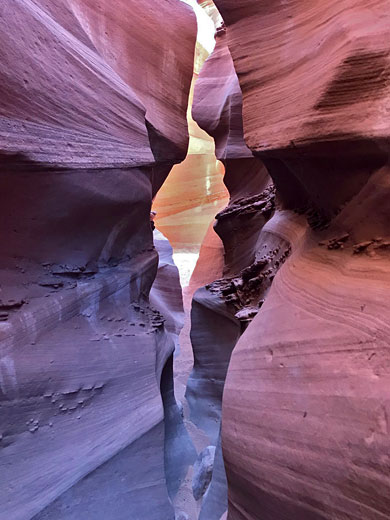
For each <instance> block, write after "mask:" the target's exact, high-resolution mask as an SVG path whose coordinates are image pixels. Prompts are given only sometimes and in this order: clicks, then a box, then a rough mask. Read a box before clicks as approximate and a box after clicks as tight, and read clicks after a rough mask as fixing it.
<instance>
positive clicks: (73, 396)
mask: <svg viewBox="0 0 390 520" xmlns="http://www.w3.org/2000/svg"><path fill="white" fill-rule="evenodd" d="M195 38H196V24H195V17H194V15H193V13H192V11H191V9H190V8H189V7H188V6H186V5H184V4H183V3H181V2H179V1H176V0H167V1H164V2H159V1H157V0H148V1H147V2H142V3H139V2H136V1H133V0H130V1H127V0H126V1H124V0H123V1H120V0H117V1H115V2H107V1H105V0H103V1H100V2H97V3H96V2H92V1H87V0H85V1H84V0H56V1H55V2H48V1H44V0H34V1H32V0H16V1H13V2H5V3H2V5H1V7H0V45H1V49H2V50H1V55H0V159H1V165H0V168H1V169H0V192H1V196H2V202H1V209H0V210H1V218H0V234H1V249H0V319H1V321H0V388H1V392H0V461H1V462H0V464H1V468H2V473H4V475H5V474H6V475H7V477H6V478H4V479H3V480H2V483H1V484H0V504H1V505H0V517H1V518H3V517H4V518H12V519H13V520H29V519H31V518H33V517H34V518H36V519H38V518H39V519H50V520H51V519H53V520H54V519H56V520H57V519H69V520H70V519H77V520H79V519H81V518H94V519H104V520H110V519H112V520H114V519H115V520H120V519H125V518H128V517H129V515H130V516H131V517H134V518H148V519H151V520H152V519H155V520H161V518H164V519H165V518H167V519H169V520H171V519H172V520H173V518H174V512H173V509H172V505H171V502H170V500H169V497H168V493H167V487H166V484H165V467H164V424H163V417H164V410H163V405H162V399H161V392H160V379H161V374H162V372H163V368H164V366H165V364H166V362H167V360H168V358H169V357H170V356H171V354H172V351H173V348H174V341H173V339H174V335H175V334H177V332H178V326H179V325H178V323H177V319H176V318H177V317H178V316H180V297H181V292H180V287H179V285H178V277H177V275H176V276H172V277H171V278H172V280H171V287H170V291H167V290H166V286H167V281H166V279H165V278H164V273H162V272H161V273H160V276H159V285H157V286H156V289H155V290H156V292H155V294H154V298H153V301H154V302H155V303H156V306H157V307H158V302H161V301H164V306H165V304H166V301H167V300H169V294H168V293H169V292H171V293H172V294H173V298H174V300H175V301H174V308H172V309H171V310H172V313H170V314H169V315H168V316H167V318H168V332H169V335H167V334H166V332H165V330H164V325H163V322H164V318H163V317H162V316H161V314H160V313H159V311H158V310H157V309H156V308H152V307H151V305H150V304H149V296H148V295H149V291H150V288H151V285H152V283H153V280H154V278H155V276H156V272H157V260H158V258H157V254H156V251H155V249H154V247H153V239H152V231H151V225H150V220H149V219H150V208H151V203H152V197H153V195H154V193H155V191H156V189H157V188H158V187H159V186H160V185H161V183H162V181H163V180H164V178H165V177H166V175H167V174H168V172H169V170H170V169H171V167H172V165H173V164H174V163H175V162H178V161H180V160H182V159H183V158H184V157H185V155H186V151H187V145H188V132H187V121H186V110H187V100H188V95H189V90H190V84H191V78H192V64H193V58H194V47H195ZM160 267H161V268H162V269H163V268H164V266H163V265H161V266H160ZM172 268H173V267H172ZM165 272H167V270H166V269H165ZM168 274H169V273H168ZM136 440H137V442H136V444H134V442H135V441H136ZM144 460H150V464H148V465H145V464H144V463H143V461H144ZM129 468H130V469H129ZM150 497H152V499H151V498H150Z"/></svg>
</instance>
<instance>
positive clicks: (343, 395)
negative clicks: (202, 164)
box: [216, 0, 390, 520]
mask: <svg viewBox="0 0 390 520" xmlns="http://www.w3.org/2000/svg"><path fill="white" fill-rule="evenodd" d="M216 5H217V6H218V8H219V9H220V12H221V14H222V16H223V18H224V20H225V23H226V25H227V34H228V40H229V48H230V50H231V53H232V56H233V60H234V64H235V68H236V70H237V74H238V78H239V81H240V86H241V88H242V92H243V120H244V135H245V140H246V143H247V145H248V146H249V148H250V149H251V150H252V152H253V153H254V154H255V155H256V156H257V157H259V158H260V159H261V160H262V161H263V162H264V164H265V165H266V167H267V169H268V171H269V173H270V175H271V177H272V179H273V181H274V183H275V185H276V189H277V196H278V200H279V204H280V208H281V210H282V211H281V214H280V216H279V220H280V222H279V226H278V234H279V235H280V236H281V237H283V239H284V240H285V241H286V242H288V243H289V244H291V247H292V253H291V256H290V258H289V259H288V260H287V261H286V262H285V264H284V265H283V266H282V268H281V269H280V270H279V272H278V274H277V275H276V277H275V280H274V282H273V285H272V287H271V290H270V292H269V294H268V296H267V298H266V300H265V303H264V305H263V307H262V309H261V312H260V313H259V314H258V315H257V317H256V318H255V319H254V320H253V322H252V323H251V324H250V325H249V327H248V329H247V330H246V332H245V333H244V335H243V336H242V338H241V339H240V341H239V343H238V345H237V347H236V348H235V350H234V352H233V355H232V358H231V362H230V366H229V371H228V376H227V381H226V386H225V392H224V405H223V426H222V428H223V435H222V436H223V450H224V457H225V464H226V468H227V476H228V482H229V515H228V518H229V519H232V520H233V519H234V520H238V519H244V518H245V519H246V520H247V519H249V518H250V519H254V520H255V519H256V520H258V519H260V518H261V519H262V520H268V519H269V520H271V519H272V520H274V519H275V518H304V519H305V520H311V519H312V520H319V519H329V520H333V519H335V518H348V519H352V518H353V519H356V520H363V519H364V520H367V519H375V520H378V519H381V518H383V519H385V518H387V517H388V516H389V514H390V504H389V501H388V486H389V482H388V474H389V459H388V451H389V435H388V419H387V417H388V414H389V410H388V403H389V390H388V389H389V370H388V366H389V351H388V343H389V331H388V327H387V322H388V308H387V307H388V306H387V302H386V294H387V292H388V288H389V283H390V277H389V270H390V269H389V265H390V264H389V256H388V251H389V249H388V248H389V232H388V227H389V217H390V215H389V211H388V196H389V180H388V179H389V166H388V165H389V153H388V152H389V123H388V113H389V106H390V105H389V100H390V91H389V43H388V42H389V41H390V39H389V36H390V34H389V15H388V6H387V3H386V2H384V1H381V0H376V1H371V2H368V3H367V2H364V3H363V2H359V1H350V0H344V1H343V0H342V1H339V2H332V1H330V2H301V1H299V2H298V1H291V2H283V1H281V0H280V1H279V0H275V1H271V2H257V1H254V0H253V1H251V0H245V1H236V0H235V1H234V2H233V1H231V0H217V1H216ZM273 225H274V224H273V222H272V220H271V221H270V223H269V226H273Z"/></svg>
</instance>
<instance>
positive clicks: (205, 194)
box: [153, 41, 228, 254]
mask: <svg viewBox="0 0 390 520" xmlns="http://www.w3.org/2000/svg"><path fill="white" fill-rule="evenodd" d="M208 55H209V52H208V51H207V49H205V48H204V47H203V46H202V45H201V43H200V42H199V41H198V42H197V46H196V52H195V62H194V74H193V81H192V86H191V91H190V99H189V105H188V114H187V119H188V130H189V134H190V142H189V147H188V154H187V157H186V159H185V160H184V161H183V162H182V163H181V164H178V165H176V166H175V167H174V168H173V169H172V171H171V173H170V175H169V177H168V179H167V180H166V182H165V183H164V185H163V187H162V188H161V190H160V191H159V193H158V195H157V197H156V198H155V200H154V203H153V209H154V210H155V211H156V213H157V215H156V219H155V221H156V226H157V227H158V229H160V230H161V231H162V232H163V233H164V234H165V235H166V236H167V237H168V238H169V241H170V243H171V244H172V246H173V247H174V250H175V252H191V253H195V254H196V253H199V249H200V245H201V244H202V242H203V239H204V238H205V234H206V232H207V229H208V226H209V224H210V221H212V220H213V218H214V216H215V214H216V213H217V212H218V211H219V210H220V209H222V208H223V207H224V206H225V205H226V203H227V200H228V194H227V190H226V188H225V186H224V184H223V174H224V167H223V165H222V164H221V163H220V162H219V161H218V160H217V159H216V156H215V146H214V141H213V139H212V137H210V135H208V134H207V133H206V132H205V131H204V130H202V129H201V128H200V127H199V126H198V124H197V123H196V121H194V119H193V118H192V114H191V107H192V105H193V98H194V87H195V84H196V82H197V80H198V77H199V72H200V70H201V68H202V66H203V63H204V62H205V60H206V58H207V57H208Z"/></svg>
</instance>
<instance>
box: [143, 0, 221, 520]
mask: <svg viewBox="0 0 390 520" xmlns="http://www.w3.org/2000/svg"><path fill="white" fill-rule="evenodd" d="M182 1H184V2H185V3H187V4H189V5H191V6H192V7H193V9H194V11H195V13H196V15H197V22H198V39H197V43H196V51H195V60H194V72H193V79H192V85H191V90H190V96H189V104H188V111H187V120H188V128H189V135H190V140H189V148H188V154H187V157H186V159H185V160H184V161H183V162H182V163H181V164H178V165H176V166H174V167H173V169H172V170H171V172H170V174H169V176H168V178H167V179H166V181H165V182H164V184H163V186H162V187H161V189H160V190H159V192H158V194H157V196H156V198H155V199H154V202H153V208H152V211H153V212H154V216H153V218H154V223H155V227H156V231H155V236H156V235H157V236H158V234H159V233H162V234H163V235H164V236H165V237H166V238H167V239H168V240H169V242H170V244H171V246H172V248H173V259H174V262H175V264H176V265H177V267H178V270H179V274H180V282H181V286H182V292H183V305H184V312H185V319H184V326H183V329H182V332H181V334H180V337H179V347H178V348H177V350H176V352H175V354H174V356H172V358H170V359H169V360H168V362H167V364H166V366H165V368H164V371H163V375H162V380H161V394H162V398H163V401H164V409H165V468H166V478H167V488H168V492H169V495H170V498H171V500H172V503H173V506H174V509H175V513H176V519H178V520H198V518H199V514H200V509H201V503H202V500H198V501H197V500H196V499H195V497H194V495H193V489H192V479H193V465H194V463H195V462H196V459H197V456H198V455H199V454H200V453H201V452H203V450H205V448H207V447H208V444H209V440H208V438H207V435H206V433H205V432H203V431H202V430H201V429H199V428H198V427H197V426H196V425H195V424H194V423H193V422H192V421H191V420H190V417H189V416H190V412H189V407H188V404H187V401H186V398H185V392H186V385H187V380H188V378H189V376H190V373H191V370H192V367H193V353H192V346H191V340H190V329H191V317H190V310H191V302H192V296H193V294H194V292H195V291H196V290H197V289H198V288H199V287H201V286H203V285H205V284H206V283H208V282H209V281H212V280H214V278H215V276H213V273H212V266H210V265H209V262H208V261H207V251H206V252H205V251H204V248H207V247H210V246H211V247H215V248H219V249H220V250H222V249H223V246H222V242H221V240H220V238H219V237H218V236H217V234H216V233H215V232H214V229H213V224H214V222H215V215H216V214H217V213H218V212H219V211H221V210H222V209H223V208H225V207H226V206H227V204H228V202H229V193H228V190H227V188H226V186H225V184H224V182H223V177H224V174H225V168H224V165H223V164H222V162H221V161H219V160H217V158H216V156H215V144H214V139H213V138H212V137H210V136H209V135H208V134H207V133H206V132H205V131H203V130H202V129H201V128H200V127H199V126H198V125H197V123H196V122H195V121H194V119H193V118H192V105H193V98H194V88H195V82H196V80H197V78H198V76H199V73H200V70H201V68H202V66H203V64H204V62H205V61H206V59H207V58H208V56H209V55H210V54H211V52H212V51H213V49H214V46H215V31H216V25H218V22H219V20H214V19H213V17H212V16H211V15H214V16H215V12H216V9H215V8H214V9H213V10H210V7H209V4H212V3H211V2H204V5H203V6H201V5H202V4H201V5H199V4H198V3H197V2H196V0H182ZM204 243H207V246H205V245H203V247H202V244H204ZM198 260H199V262H198ZM205 271H210V272H205ZM172 381H173V382H174V384H173V386H172Z"/></svg>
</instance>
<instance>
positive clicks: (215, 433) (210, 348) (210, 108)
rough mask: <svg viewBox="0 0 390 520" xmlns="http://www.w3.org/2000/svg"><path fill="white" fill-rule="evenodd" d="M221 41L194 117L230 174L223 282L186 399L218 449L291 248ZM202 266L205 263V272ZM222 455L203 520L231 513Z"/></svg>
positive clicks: (211, 291) (204, 300)
mask: <svg viewBox="0 0 390 520" xmlns="http://www.w3.org/2000/svg"><path fill="white" fill-rule="evenodd" d="M209 8H211V6H209ZM214 9H215V8H214ZM216 34H217V44H216V48H215V51H214V52H213V54H212V55H211V56H210V57H209V59H208V60H207V61H206V63H205V65H204V67H203V69H202V71H201V74H200V78H199V80H198V82H197V84H196V89H195V96H194V108H193V114H194V118H195V119H196V120H197V122H198V123H199V124H200V126H201V127H202V128H203V129H204V130H206V131H207V132H208V133H209V134H210V135H212V136H213V137H214V139H215V143H216V153H217V157H218V158H220V159H221V160H222V162H223V163H224V165H225V168H226V173H225V178H224V182H225V184H226V186H227V188H228V190H229V194H230V201H229V204H228V206H227V207H226V208H225V209H224V210H222V211H221V212H219V213H218V214H217V215H216V222H215V225H214V228H215V231H216V232H217V233H218V235H219V236H220V238H221V240H222V242H223V247H224V250H223V257H222V258H221V260H220V261H222V263H223V272H222V277H221V278H219V279H218V280H214V281H213V282H211V283H210V284H208V285H206V287H204V288H202V289H199V290H198V291H197V292H196V293H195V295H194V299H193V303H192V313H191V321H192V328H191V341H192V346H193V351H194V368H193V371H192V373H191V376H190V378H189V380H188V385H187V392H186V396H187V400H188V402H189V405H190V409H191V417H192V419H193V421H194V422H195V423H196V424H197V425H198V426H199V427H200V428H202V429H203V430H204V431H205V432H206V433H207V435H208V436H209V439H210V442H211V443H214V444H215V445H219V444H220V443H219V435H220V418H221V407H222V394H223V388H224V383H225V378H226V373H227V369H228V365H229V361H230V356H231V353H232V351H233V349H234V348H235V346H236V344H237V341H238V339H239V337H240V336H241V334H242V333H243V332H244V330H245V329H246V327H247V326H248V324H249V323H250V322H251V321H252V319H253V318H254V317H255V316H256V315H257V313H258V312H259V310H260V308H261V306H262V304H263V303H264V299H265V297H266V295H267V293H268V291H269V288H270V285H271V284H272V281H273V279H274V277H275V274H276V272H277V271H278V269H279V268H280V266H281V265H282V264H283V262H284V261H285V260H286V258H287V257H288V255H289V253H290V245H289V243H288V242H287V241H286V240H285V239H284V237H283V236H281V235H280V234H279V233H278V231H277V227H278V226H277V225H276V226H275V225H269V226H268V227H267V223H269V222H272V220H273V217H274V216H275V215H276V214H277V213H278V211H277V207H276V201H275V187H274V185H273V184H272V182H271V179H270V177H269V175H268V172H267V170H266V168H265V167H264V164H263V163H262V161H261V160H259V159H258V158H256V157H254V156H253V154H252V153H251V151H250V150H249V149H248V147H247V146H246V144H245V142H244V138H243V124H242V96H241V90H240V86H239V82H238V79H237V75H236V73H235V70H234V65H233V61H232V58H231V55H230V52H229V49H228V46H227V36H226V31H225V27H224V25H223V24H221V25H219V26H218V28H217V33H216ZM202 261H203V259H202V258H200V259H199V262H198V266H199V267H198V270H201V269H202ZM214 261H215V260H214ZM204 270H206V265H205V266H204ZM217 456H218V459H217V461H218V464H217V465H216V471H215V472H214V473H213V481H212V483H211V485H210V488H209V490H208V492H207V494H206V495H205V497H204V500H203V503H202V509H201V512H200V517H199V518H200V519H209V520H214V519H215V520H219V519H220V517H221V514H222V513H223V512H224V511H225V510H226V503H227V500H226V476H225V474H224V468H223V461H222V455H221V451H220V448H219V451H218V452H217Z"/></svg>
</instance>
